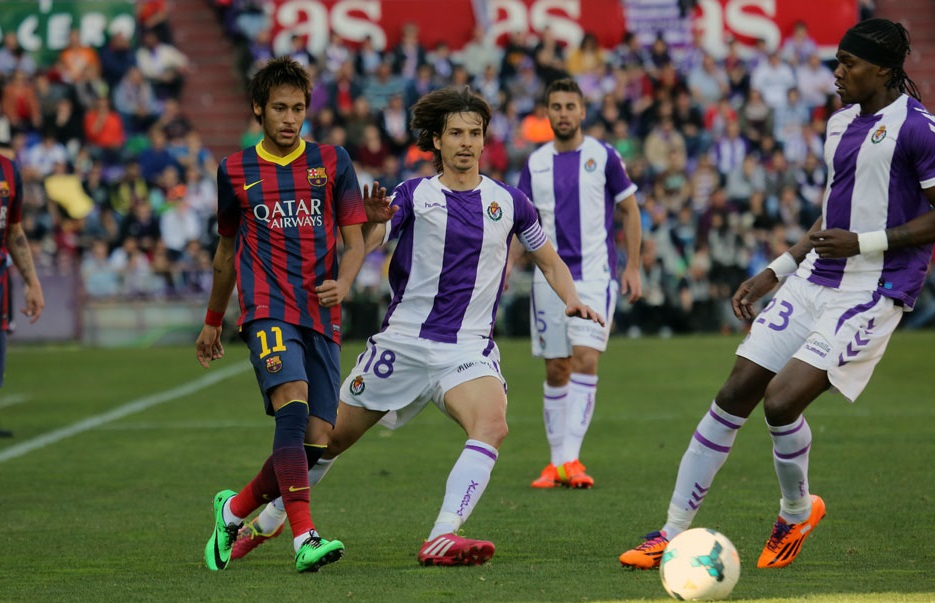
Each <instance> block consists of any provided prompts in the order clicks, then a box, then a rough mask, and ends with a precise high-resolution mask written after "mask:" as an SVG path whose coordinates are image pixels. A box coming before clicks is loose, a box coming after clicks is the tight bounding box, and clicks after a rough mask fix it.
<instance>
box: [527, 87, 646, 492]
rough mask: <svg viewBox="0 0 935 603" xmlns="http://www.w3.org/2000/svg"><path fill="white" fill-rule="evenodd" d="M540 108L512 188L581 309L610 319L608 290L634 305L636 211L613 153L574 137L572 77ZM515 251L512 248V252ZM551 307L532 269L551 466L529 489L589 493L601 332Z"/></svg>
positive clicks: (550, 296)
mask: <svg viewBox="0 0 935 603" xmlns="http://www.w3.org/2000/svg"><path fill="white" fill-rule="evenodd" d="M546 106H547V107H548V112H549V122H550V124H551V126H552V131H553V132H554V133H555V140H554V141H552V142H549V143H546V144H545V145H543V146H542V147H540V148H539V149H537V150H536V151H534V152H533V153H532V155H530V157H529V161H528V162H527V164H526V167H525V169H524V170H523V172H522V175H521V176H520V181H519V189H520V190H521V191H523V192H524V193H526V195H527V196H528V197H529V198H530V200H532V202H533V204H534V205H535V206H536V211H537V212H538V215H539V222H540V223H541V224H542V229H543V230H544V231H545V233H546V235H547V236H548V237H549V241H550V242H551V243H552V245H554V246H555V249H556V250H557V251H558V255H559V256H560V257H561V258H562V260H564V261H565V263H566V264H567V265H568V268H569V270H570V271H571V274H572V277H573V278H574V280H575V288H576V289H577V291H578V295H579V296H580V297H581V299H582V300H584V301H585V303H588V304H590V305H591V306H592V307H594V308H598V309H599V311H600V312H603V313H604V315H605V316H608V317H609V316H610V315H611V313H612V312H613V309H614V307H615V306H616V303H617V290H618V287H619V290H620V292H621V293H622V294H624V295H627V296H628V299H629V301H630V303H633V302H635V301H636V300H637V299H639V297H640V294H641V292H642V287H641V284H640V267H639V266H640V243H641V232H640V210H639V207H638V205H637V202H636V197H635V196H634V193H636V185H635V184H633V182H631V181H630V178H629V176H627V172H626V168H625V167H624V165H623V161H622V160H621V159H620V155H619V154H618V153H617V151H616V150H615V149H614V148H613V147H611V146H610V145H608V144H605V143H603V142H600V141H598V140H596V139H594V138H592V137H590V136H585V135H584V133H583V132H582V131H581V122H582V121H583V120H584V117H585V106H584V95H583V94H582V92H581V88H580V87H579V86H578V83H577V82H575V81H574V80H572V79H559V80H556V81H554V82H553V83H552V84H551V85H550V86H549V89H548V90H547V91H546ZM618 207H619V208H620V211H621V213H622V215H623V234H624V242H625V245H626V252H627V262H626V266H624V267H623V268H622V270H621V271H620V274H619V279H620V284H619V285H618V284H617V279H618V273H617V251H616V248H615V241H614V210H615V209H616V208H618ZM517 249H519V248H517ZM561 303H562V302H561V300H560V299H558V297H556V295H555V293H554V292H553V291H552V290H551V289H550V288H549V286H548V283H546V282H545V280H544V279H543V278H542V273H541V272H540V271H539V270H536V271H535V272H534V274H533V285H532V297H531V303H530V331H531V333H532V352H533V355H535V356H538V357H541V358H544V359H545V383H544V384H543V417H544V420H545V435H546V439H547V440H548V442H549V448H550V449H551V462H549V464H548V465H546V467H545V469H543V470H542V473H541V475H540V476H539V477H538V478H537V479H536V480H535V481H533V482H532V487H533V488H556V487H561V486H564V487H571V488H590V487H592V486H593V485H594V479H593V478H592V477H591V476H590V475H588V474H587V473H585V467H584V465H583V464H582V463H581V461H580V460H579V456H580V453H581V445H582V443H583V442H584V436H585V435H586V434H587V431H588V427H589V426H590V424H591V418H592V416H593V415H594V405H595V402H596V400H597V365H598V360H599V359H600V356H601V353H602V352H603V351H604V350H606V349H607V338H608V337H609V336H610V320H608V321H607V324H605V325H604V326H603V327H599V326H598V325H595V324H593V323H590V322H587V321H584V320H580V319H578V318H571V317H566V316H565V315H564V314H563V313H562V312H561V308H562V305H561Z"/></svg>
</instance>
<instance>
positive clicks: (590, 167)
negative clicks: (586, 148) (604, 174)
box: [584, 157, 597, 174]
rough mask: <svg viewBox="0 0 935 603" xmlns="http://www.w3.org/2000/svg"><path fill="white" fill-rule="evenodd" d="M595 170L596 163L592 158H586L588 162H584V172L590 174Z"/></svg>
mask: <svg viewBox="0 0 935 603" xmlns="http://www.w3.org/2000/svg"><path fill="white" fill-rule="evenodd" d="M596 169H597V162H596V161H594V158H593V157H588V160H587V161H585V162H584V171H586V172H587V173H589V174H590V173H591V172H593V171H594V170H596Z"/></svg>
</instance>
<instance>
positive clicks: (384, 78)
mask: <svg viewBox="0 0 935 603" xmlns="http://www.w3.org/2000/svg"><path fill="white" fill-rule="evenodd" d="M405 92H406V82H405V81H404V80H403V78H401V77H399V76H397V75H395V74H394V73H393V70H392V68H391V66H390V63H389V62H388V61H384V62H382V63H380V66H379V67H377V70H376V72H375V73H374V74H373V75H372V76H370V77H369V78H367V83H366V84H364V90H363V94H364V97H366V99H367V101H368V102H369V103H370V109H371V110H373V111H382V110H383V109H384V108H385V107H386V105H387V104H388V103H389V100H390V97H391V96H395V95H402V94H404V93H405Z"/></svg>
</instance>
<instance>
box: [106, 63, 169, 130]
mask: <svg viewBox="0 0 935 603" xmlns="http://www.w3.org/2000/svg"><path fill="white" fill-rule="evenodd" d="M113 98H114V109H116V111H117V113H118V114H120V118H121V119H122V120H123V126H124V130H125V131H126V133H127V134H129V135H133V134H138V133H142V132H146V131H147V130H148V129H149V128H150V127H151V126H152V125H153V124H154V123H155V122H156V120H158V119H159V112H160V109H161V106H160V104H159V102H158V101H157V100H156V91H155V90H154V89H153V86H152V84H150V82H149V81H148V80H147V79H146V78H145V77H143V72H142V71H140V70H139V68H137V67H135V66H134V67H130V69H129V70H127V72H126V75H125V76H124V77H123V79H121V80H120V83H119V84H117V87H116V89H114V94H113Z"/></svg>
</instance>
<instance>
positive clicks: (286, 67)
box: [249, 57, 312, 123]
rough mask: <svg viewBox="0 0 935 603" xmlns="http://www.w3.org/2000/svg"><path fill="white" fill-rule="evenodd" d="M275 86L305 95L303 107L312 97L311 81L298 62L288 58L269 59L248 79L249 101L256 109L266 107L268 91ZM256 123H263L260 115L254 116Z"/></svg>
mask: <svg viewBox="0 0 935 603" xmlns="http://www.w3.org/2000/svg"><path fill="white" fill-rule="evenodd" d="M277 86H294V87H295V88H298V89H299V90H302V91H303V92H304V93H305V105H306V106H308V104H309V101H310V100H311V96H312V80H311V78H309V76H308V72H307V71H306V70H305V67H303V66H302V65H301V64H300V63H299V62H298V61H296V60H294V59H291V58H289V57H278V58H275V59H270V60H269V61H267V62H266V64H265V65H263V67H262V68H261V69H260V70H259V71H257V72H256V73H255V74H254V75H253V77H252V78H251V79H250V86H249V87H250V99H251V102H252V103H253V104H256V105H257V106H258V107H261V108H262V107H266V103H268V102H269V95H270V91H271V90H272V89H273V88H275V87H277ZM254 117H255V118H256V120H257V122H259V123H263V117H262V114H261V115H256V114H254Z"/></svg>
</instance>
